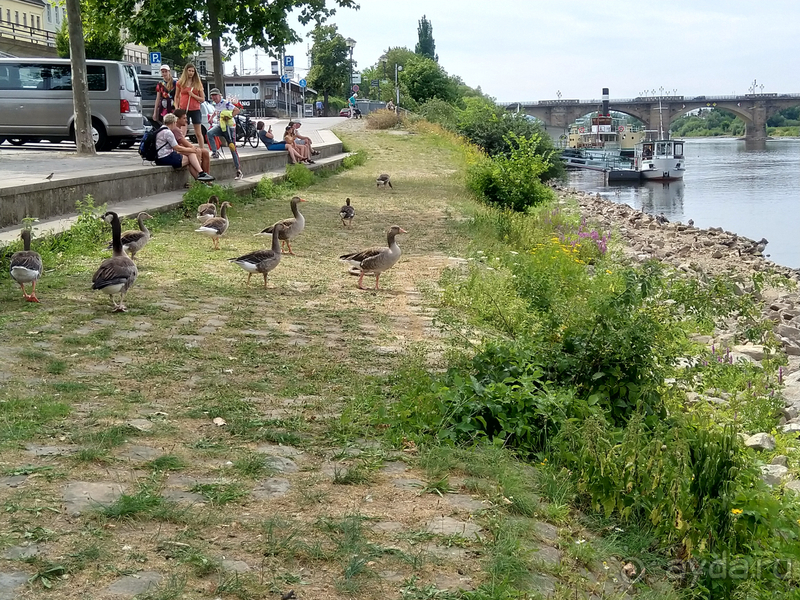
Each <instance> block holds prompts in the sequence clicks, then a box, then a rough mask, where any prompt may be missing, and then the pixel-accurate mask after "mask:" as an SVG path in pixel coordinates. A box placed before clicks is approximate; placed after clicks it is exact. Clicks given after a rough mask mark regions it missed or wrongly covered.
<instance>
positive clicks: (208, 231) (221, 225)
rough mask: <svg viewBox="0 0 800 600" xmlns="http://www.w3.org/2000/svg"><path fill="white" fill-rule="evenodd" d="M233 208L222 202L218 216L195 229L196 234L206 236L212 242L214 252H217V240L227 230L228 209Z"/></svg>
mask: <svg viewBox="0 0 800 600" xmlns="http://www.w3.org/2000/svg"><path fill="white" fill-rule="evenodd" d="M229 206H233V205H232V204H231V203H230V202H227V201H226V202H223V203H222V205H221V206H220V216H219V217H210V218H209V219H207V220H206V221H205V222H204V223H203V226H202V227H200V228H199V229H195V231H196V232H197V233H202V234H203V235H208V236H210V237H211V240H212V241H213V242H214V250H219V238H221V237H222V236H223V235H225V232H226V231H227V230H228V207H229Z"/></svg>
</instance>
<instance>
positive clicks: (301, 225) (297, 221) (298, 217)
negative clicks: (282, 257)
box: [256, 196, 307, 254]
mask: <svg viewBox="0 0 800 600" xmlns="http://www.w3.org/2000/svg"><path fill="white" fill-rule="evenodd" d="M299 202H307V200H304V199H303V198H301V197H300V196H295V197H294V198H292V201H291V207H292V214H293V215H294V217H291V218H289V219H284V220H283V221H278V223H280V224H282V225H283V230H282V231H281V232H280V233H279V234H278V238H279V239H280V240H281V250H283V244H284V242H285V243H286V248H287V250H288V252H286V254H294V252H292V244H291V241H292V240H293V239H294V238H296V237H297V236H298V235H300V234H301V233H303V229H305V227H306V219H305V217H303V214H302V213H301V212H300V209H299V208H298V207H297V204H298V203H299ZM278 223H275V225H277V224H278ZM275 225H270V226H269V227H267V228H266V229H263V230H261V231H260V232H258V233H257V234H256V235H272V230H273V228H274V227H275Z"/></svg>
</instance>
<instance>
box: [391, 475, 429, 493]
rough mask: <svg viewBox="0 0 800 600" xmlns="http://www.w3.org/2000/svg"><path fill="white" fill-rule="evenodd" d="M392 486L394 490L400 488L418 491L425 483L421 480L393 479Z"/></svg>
mask: <svg viewBox="0 0 800 600" xmlns="http://www.w3.org/2000/svg"><path fill="white" fill-rule="evenodd" d="M392 484H393V485H394V487H396V488H400V489H401V490H416V491H419V490H421V489H422V488H423V487H425V482H424V481H422V480H421V479H414V478H409V479H395V480H394V481H393V482H392Z"/></svg>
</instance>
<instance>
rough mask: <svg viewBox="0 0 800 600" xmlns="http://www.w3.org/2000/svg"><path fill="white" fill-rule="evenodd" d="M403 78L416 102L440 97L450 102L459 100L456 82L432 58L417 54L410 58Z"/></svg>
mask: <svg viewBox="0 0 800 600" xmlns="http://www.w3.org/2000/svg"><path fill="white" fill-rule="evenodd" d="M401 78H402V80H403V82H404V83H405V84H406V86H407V87H408V93H409V94H410V95H411V97H412V98H413V99H414V101H415V102H418V103H422V102H425V101H427V100H430V99H431V98H439V99H440V100H444V101H445V102H450V103H454V102H456V101H457V100H458V87H457V86H456V83H455V82H454V81H453V80H452V79H451V78H450V77H449V76H448V75H447V73H446V72H445V70H444V69H443V68H442V67H440V66H439V64H438V63H436V62H435V61H433V60H431V59H430V58H425V57H424V56H415V57H414V58H412V59H411V60H409V61H408V63H407V64H406V66H405V67H404V69H403V72H402V74H401Z"/></svg>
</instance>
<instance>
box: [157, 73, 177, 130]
mask: <svg viewBox="0 0 800 600" xmlns="http://www.w3.org/2000/svg"><path fill="white" fill-rule="evenodd" d="M161 77H162V78H163V80H162V81H159V82H158V83H157V84H156V105H155V107H154V108H153V121H156V122H157V123H163V122H164V116H165V115H168V114H169V113H171V112H172V111H173V110H175V106H174V103H175V79H173V78H172V70H171V69H170V68H169V65H161Z"/></svg>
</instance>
